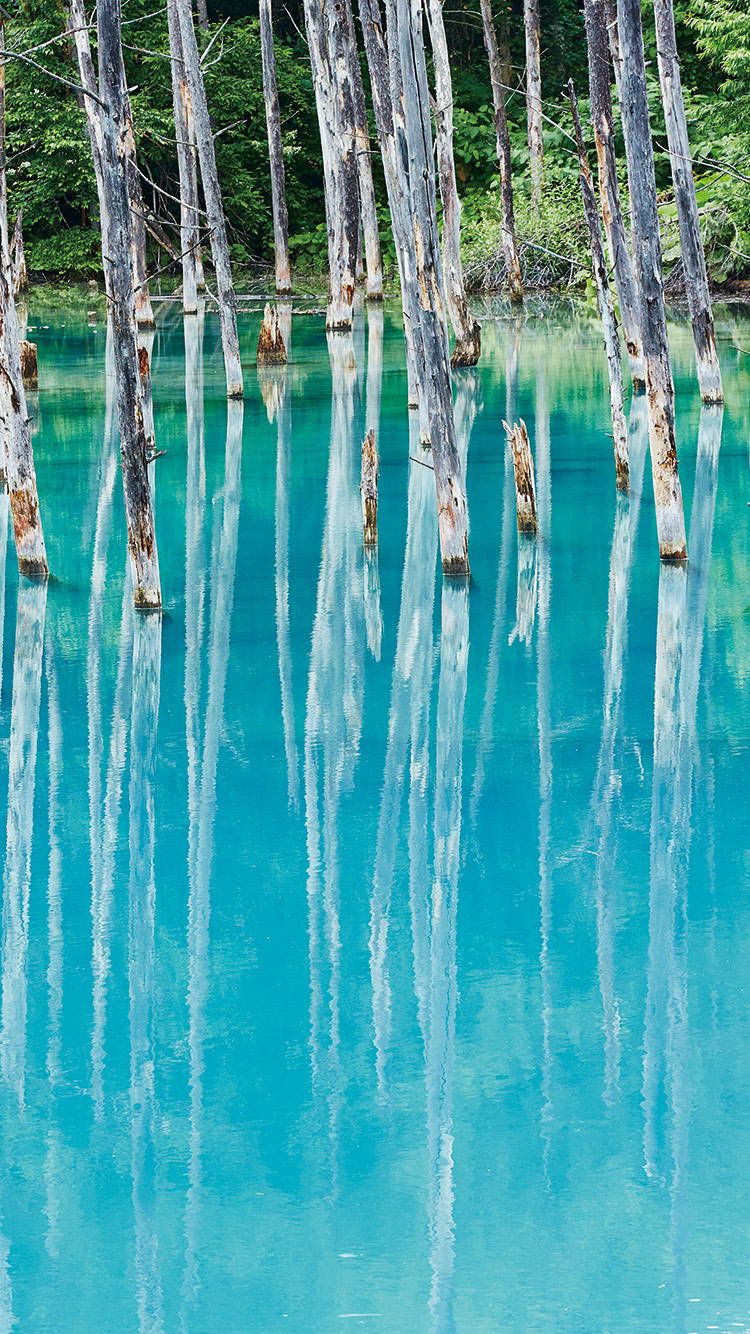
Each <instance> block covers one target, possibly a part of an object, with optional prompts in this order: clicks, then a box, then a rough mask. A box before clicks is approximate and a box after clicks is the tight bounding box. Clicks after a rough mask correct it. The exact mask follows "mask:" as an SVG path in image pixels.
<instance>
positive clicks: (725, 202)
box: [6, 0, 750, 290]
mask: <svg viewBox="0 0 750 1334" xmlns="http://www.w3.org/2000/svg"><path fill="white" fill-rule="evenodd" d="M493 8H494V14H495V20H496V24H497V30H498V36H499V38H500V42H501V46H503V47H504V48H505V54H506V58H507V59H509V62H510V66H512V75H511V77H510V78H509V85H510V86H511V87H512V88H513V89H514V91H513V92H508V93H506V97H507V104H508V117H509V123H510V131H511V143H512V165H513V185H514V191H515V205H516V225H517V233H518V242H519V251H520V255H521V262H522V267H523V270H524V285H525V286H527V287H529V286H536V287H558V288H559V287H573V288H575V287H577V286H585V285H586V283H587V282H589V281H590V274H591V259H590V250H589V242H588V234H587V232H586V226H585V222H584V218H583V212H582V208H581V195H580V184H579V177H578V162H577V158H576V154H575V148H574V144H573V143H572V142H571V138H570V135H571V130H572V126H571V124H570V106H569V103H568V101H567V89H566V88H565V84H566V82H567V80H568V79H570V78H572V79H573V80H574V81H575V85H576V88H577V90H578V94H579V99H580V109H581V112H582V115H583V118H584V123H585V124H587V113H588V103H587V94H588V73H587V57H586V38H585V31H584V23H583V15H582V12H581V3H580V0H541V31H542V90H543V97H544V99H545V101H544V113H545V116H546V117H547V118H548V119H547V120H546V121H545V127H544V148H545V181H544V191H543V195H542V201H541V206H539V205H537V204H536V203H534V204H533V205H532V200H531V183H530V178H529V172H528V157H529V152H528V146H527V139H526V103H525V98H524V29H523V2H522V0H494V6H493ZM674 9H675V20H676V27H677V40H678V47H679V53H680V61H681V70H682V79H683V89H684V94H685V104H686V112H687V117H688V129H689V133H690V142H691V149H692V153H693V157H694V162H695V166H694V170H695V174H696V183H697V190H698V204H699V208H700V212H701V226H702V231H703V235H704V243H705V248H706V260H707V264H708V269H709V274H710V278H711V281H712V282H713V284H715V285H722V284H732V285H736V284H739V283H742V282H744V281H748V280H750V189H749V188H748V187H750V174H748V165H749V164H750V13H748V12H747V11H746V10H745V9H743V8H742V7H741V4H740V3H738V0H675V5H674ZM6 13H7V14H8V22H7V27H6V49H7V50H8V51H9V52H12V51H18V52H21V53H24V52H31V50H32V48H40V49H37V50H36V51H35V52H34V54H33V59H34V60H36V61H38V62H39V64H43V66H44V68H45V69H46V70H49V71H52V72H53V73H56V74H59V75H61V76H63V78H67V79H73V80H75V78H76V70H75V66H74V63H73V58H72V57H71V54H70V49H69V46H68V42H67V40H66V39H65V37H64V36H60V35H61V34H63V33H64V28H65V12H64V9H63V6H62V4H61V3H59V0H28V2H27V3H23V2H21V3H19V4H16V5H13V6H11V7H10V8H9V9H7V10H6ZM444 15H445V24H446V30H447V34H448V42H449V46H450V52H451V62H452V74H453V84H454V98H455V159H456V170H457V174H458V179H459V189H460V192H461V198H462V204H463V219H462V227H463V230H462V245H463V248H464V262H465V275H466V280H467V286H469V287H474V288H481V287H492V286H500V285H501V284H502V281H503V277H504V264H503V260H502V251H501V241H500V197H499V178H498V171H497V157H496V141H495V133H494V127H493V121H492V106H491V92H490V80H489V70H488V66H487V59H486V55H485V50H484V45H483V41H482V28H481V18H480V14H479V9H478V0H476V3H475V0H468V2H467V3H463V4H461V5H458V4H457V5H456V7H455V8H452V7H451V0H447V3H446V5H445V9H444ZM208 19H209V24H208V29H207V30H200V29H199V30H198V36H199V41H200V42H201V44H202V46H203V47H204V49H205V47H207V46H208V44H209V42H212V46H211V50H210V51H209V52H208V53H207V58H206V61H205V80H206V89H207V94H208V99H209V105H210V108H211V114H212V119H213V126H214V132H215V134H216V149H217V160H218V167H219V173H220V177H221V185H222V190H223V194H224V202H225V208H226V215H227V223H228V227H229V232H230V243H231V251H232V259H233V261H234V264H235V266H239V267H242V266H247V268H248V269H249V270H251V271H253V272H257V271H258V270H259V268H260V267H261V266H263V265H271V264H272V259H273V227H272V218H271V191H270V174H269V161H268V141H267V137H266V121H265V112H264V105H263V89H262V72H261V57H260V37H259V25H258V18H257V0H255V4H254V3H253V0H208ZM643 20H644V38H645V44H646V59H647V61H648V62H649V100H650V106H651V118H652V127H653V132H654V148H655V153H656V178H657V187H658V189H659V201H660V220H661V225H662V245H663V257H664V266H665V277H666V281H667V288H668V290H669V288H670V287H672V288H673V289H675V290H677V289H679V286H680V280H681V264H680V240H679V232H678V227H677V212H676V207H675V204H674V200H673V194H672V180H671V172H670V164H669V156H668V153H667V145H666V134H665V130H664V119H663V110H662V105H661V97H660V93H659V84H658V77H657V72H656V44H655V37H654V31H653V12H652V10H651V6H650V4H649V3H648V0H645V3H644V5H643ZM274 23H275V43H276V60H277V69H278V82H279V97H280V102H281V115H282V133H283V137H284V159H285V168H286V184H287V200H288V207H289V226H290V252H291V259H292V264H293V266H294V268H295V270H296V271H297V273H298V274H306V275H308V276H309V277H310V278H311V279H314V278H316V277H317V276H318V275H322V273H323V271H324V269H325V265H326V230H325V221H324V201H323V185H322V178H323V171H322V162H321V153H320V140H319V136H318V124H317V116H316V111H315V101H314V94H313V85H312V76H311V72H310V62H309V56H308V51H307V45H306V42H305V39H304V35H303V34H304V19H303V14H302V5H301V0H289V2H288V3H281V0H276V3H275V5H274ZM123 24H124V26H123V42H124V45H125V60H126V65H127V76H128V81H129V85H130V86H131V89H132V105H133V114H134V121H135V130H136V137H137V141H138V154H139V165H140V168H141V170H142V172H143V174H144V178H145V180H144V193H145V196H146V199H145V202H146V207H147V210H148V212H149V213H150V214H151V216H152V219H153V221H154V223H155V229H156V230H157V231H158V230H159V228H162V229H163V231H164V235H166V236H167V237H169V239H170V240H171V241H172V243H173V245H174V246H175V247H177V248H179V231H178V228H177V225H176V224H177V220H178V218H179V206H178V204H177V202H176V199H175V196H177V195H178V193H179V189H178V179H177V162H176V151H175V143H174V121H173V114H172V91H171V84H170V66H169V56H168V50H169V45H168V38H167V18H166V10H165V9H163V8H161V7H160V6H159V4H158V0H156V3H155V0H124V3H123ZM223 24H225V26H224V27H223V28H222V30H221V31H220V32H217V30H218V29H219V28H220V27H221V25H223ZM58 36H60V40H55V38H57V37H58ZM359 36H360V41H361V33H360V34H359ZM93 38H94V34H92V40H93ZM46 43H48V44H47V45H44V46H42V44H46ZM362 59H363V58H362ZM363 74H364V82H365V87H366V88H367V87H368V79H367V71H366V66H365V64H364V60H363ZM6 88H7V92H6V97H7V102H6V116H7V154H8V158H7V160H8V187H9V209H10V214H11V217H12V216H13V214H14V212H15V211H17V210H19V209H22V210H23V228H24V237H25V241H26V253H27V260H28V264H29V268H30V270H31V271H32V273H33V274H36V275H38V276H44V277H48V278H64V279H72V278H76V277H92V276H98V275H99V274H100V273H101V238H100V235H99V231H98V226H97V211H98V210H97V195H96V184H95V180H94V173H93V168H92V163H91V149H90V145H89V141H88V137H87V134H86V126H85V121H84V117H83V114H82V112H81V110H80V109H79V107H78V104H77V101H76V97H75V94H74V93H73V92H72V91H70V90H69V89H67V88H66V87H65V86H64V85H63V84H61V83H59V82H55V81H54V80H52V79H50V78H49V77H48V75H46V74H44V73H42V72H41V71H40V70H39V69H37V68H35V67H34V66H33V65H30V64H27V63H25V62H23V61H21V60H17V59H12V58H11V59H9V60H8V62H7V64H6ZM613 95H614V90H613ZM616 123H618V124H619V120H618V118H616ZM371 136H372V145H373V150H374V151H373V157H372V160H373V168H374V172H375V177H376V189H377V191H378V197H379V217H380V224H381V239H382V243H383V250H384V261H385V265H386V271H387V273H388V271H390V276H391V277H392V278H394V279H395V256H394V253H393V242H392V238H391V232H390V221H389V215H388V208H387V202H386V195H385V186H384V182H383V179H382V169H381V165H380V156H379V153H378V152H377V139H376V136H375V131H374V125H373V124H372V122H371ZM590 148H591V159H592V161H593V160H594V153H593V136H592V138H591V144H590ZM618 160H619V162H620V163H621V164H624V161H625V155H624V151H623V148H622V144H620V145H619V152H618ZM621 188H622V190H623V194H624V197H625V199H627V189H626V180H625V178H624V175H623V179H622V180H621ZM149 244H150V246H151V248H152V249H151V254H150V258H151V260H152V261H153V266H158V267H161V266H163V265H167V266H169V263H170V261H169V257H168V255H167V253H166V252H165V251H164V250H163V249H161V248H158V247H157V243H156V241H154V240H153V239H150V242H149ZM169 271H170V270H169V268H167V272H169ZM171 271H172V272H174V274H175V277H177V276H178V271H179V265H176V266H174V267H173V268H172V270H171Z"/></svg>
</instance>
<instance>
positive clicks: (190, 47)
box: [175, 0, 243, 398]
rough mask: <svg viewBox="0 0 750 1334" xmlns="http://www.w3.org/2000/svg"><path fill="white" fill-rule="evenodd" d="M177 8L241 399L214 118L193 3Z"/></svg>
mask: <svg viewBox="0 0 750 1334" xmlns="http://www.w3.org/2000/svg"><path fill="white" fill-rule="evenodd" d="M175 4H176V7H177V14H178V17H179V21H180V36H181V38H182V58H183V61H184V70H185V77H186V79H187V86H188V91H189V93H190V104H191V106H192V110H193V117H194V123H195V137H196V143H197V146H198V159H199V162H200V168H201V179H202V181H203V196H204V199H205V203H206V214H207V216H208V226H209V230H210V233H211V254H212V256H213V261H214V269H215V271H216V295H217V299H218V304H219V320H220V322H221V342H222V347H223V349H224V367H225V370H226V377H227V397H228V398H242V393H243V385H242V363H241V361H240V342H239V336H238V334H237V302H236V299H235V294H234V283H233V281H232V266H231V263H230V260H229V242H228V240H227V226H226V219H225V217H224V204H223V201H222V197H221V186H220V184H219V173H218V171H217V169H216V151H215V148H214V137H213V132H212V130H211V118H210V116H209V114H208V102H207V101H206V87H205V84H204V82H203V69H202V67H201V62H200V56H199V54H198V42H197V40H196V36H195V27H194V24H193V14H192V10H191V8H190V0H175Z"/></svg>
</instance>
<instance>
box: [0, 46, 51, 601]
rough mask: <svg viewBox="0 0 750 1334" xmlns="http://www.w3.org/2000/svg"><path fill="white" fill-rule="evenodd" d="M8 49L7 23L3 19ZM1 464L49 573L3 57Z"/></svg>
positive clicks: (21, 531) (16, 509)
mask: <svg viewBox="0 0 750 1334" xmlns="http://www.w3.org/2000/svg"><path fill="white" fill-rule="evenodd" d="M0 46H1V47H2V49H3V50H5V24H4V23H2V22H0ZM0 368H2V371H3V374H0V427H1V428H2V441H0V467H1V468H2V469H3V471H4V472H5V479H6V483H7V486H8V493H9V495H10V512H11V517H12V519H13V534H14V537H15V540H16V555H17V557H18V568H19V570H20V572H21V574H25V575H29V576H37V577H38V576H40V575H41V576H43V577H46V575H47V574H48V573H49V570H48V566H47V553H46V551H45V547H44V534H43V532H42V518H41V514H40V513H39V496H38V494H37V489H36V473H35V471H34V451H33V448H32V444H31V429H30V426H29V418H28V413H27V411H26V395H25V393H24V388H23V376H22V374H21V352H20V346H19V337H18V318H17V316H16V307H15V302H14V301H13V293H12V290H11V263H10V246H9V243H8V194H7V180H6V174H5V62H4V61H2V62H0Z"/></svg>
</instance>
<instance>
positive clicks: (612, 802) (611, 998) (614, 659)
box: [591, 394, 648, 1106]
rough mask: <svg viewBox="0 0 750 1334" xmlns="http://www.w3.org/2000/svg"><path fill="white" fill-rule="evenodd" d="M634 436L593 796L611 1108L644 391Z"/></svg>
mask: <svg viewBox="0 0 750 1334" xmlns="http://www.w3.org/2000/svg"><path fill="white" fill-rule="evenodd" d="M629 437H630V441H629V459H630V492H629V493H628V494H623V493H622V492H620V491H618V492H617V502H616V503H617V509H616V513H615V528H614V535H613V537H612V550H611V555H610V563H609V595H608V605H607V637H606V642H605V648H604V699H603V705H602V735H601V741H600V744H599V757H598V762H597V772H596V780H595V782H594V791H593V794H592V798H591V818H592V821H593V826H594V830H595V832H596V833H598V844H597V847H596V849H591V851H593V852H595V853H596V868H595V878H596V957H597V971H598V975H599V990H600V993H601V998H602V1012H603V1017H602V1023H603V1028H604V1094H603V1096H604V1101H605V1102H606V1103H607V1104H608V1106H611V1105H612V1104H613V1103H614V1102H615V1100H616V1099H617V1097H618V1095H619V1084H620V1006H619V1001H618V998H617V993H616V986H615V931H616V914H617V903H616V895H615V853H616V845H617V823H616V812H617V809H618V806H619V796H620V775H619V772H618V769H617V758H618V757H617V748H618V741H619V738H620V727H621V718H622V701H623V691H624V685H625V663H626V657H627V633H628V600H629V593H630V575H631V570H632V567H633V559H634V554H635V544H636V535H637V532H638V520H639V516H640V509H641V494H642V487H643V474H644V464H645V460H646V450H647V447H648V416H647V413H646V401H645V395H643V394H634V395H633V399H632V401H631V406H630V427H629Z"/></svg>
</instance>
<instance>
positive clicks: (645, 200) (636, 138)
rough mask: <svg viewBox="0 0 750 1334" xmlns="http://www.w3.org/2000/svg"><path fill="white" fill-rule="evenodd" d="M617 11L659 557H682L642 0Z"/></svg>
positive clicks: (623, 2) (622, 2)
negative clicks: (629, 158) (628, 143)
mask: <svg viewBox="0 0 750 1334" xmlns="http://www.w3.org/2000/svg"><path fill="white" fill-rule="evenodd" d="M617 18H618V27H619V31H620V44H621V49H622V83H623V87H622V92H623V96H622V117H623V125H624V126H625V128H626V134H627V135H628V137H629V139H630V157H631V172H630V195H631V202H632V212H633V249H634V251H635V266H636V279H637V282H638V290H639V294H640V312H641V337H642V339H643V355H644V360H645V364H646V394H647V402H648V434H649V445H650V449H651V471H652V474H653V479H654V501H655V504H656V527H657V532H658V536H659V554H660V555H661V558H662V560H684V559H685V558H686V556H687V540H686V537H685V516H684V512H683V508H682V490H681V488H680V478H679V474H678V471H677V446H676V440H675V417H674V384H673V382H672V368H671V365H670V360H669V338H668V336H667V318H666V313H665V310H664V290H663V286H662V267H661V246H660V243H659V213H658V209H657V205H656V179H655V176H654V150H653V145H652V142H651V122H650V119H649V113H648V96H647V92H646V63H645V58H644V53H643V30H642V27H641V5H640V0H617Z"/></svg>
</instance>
